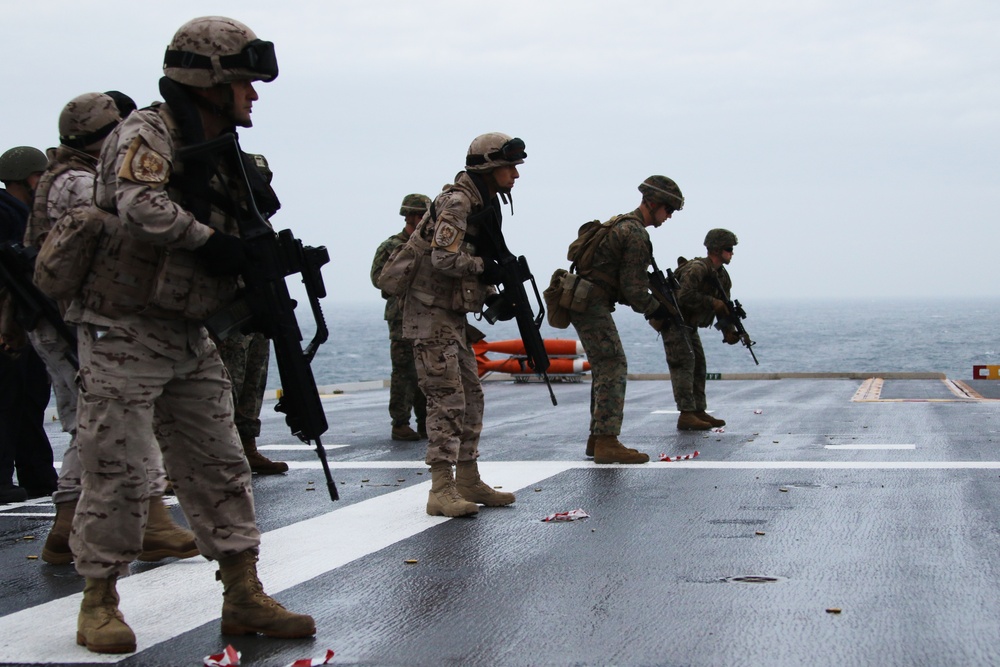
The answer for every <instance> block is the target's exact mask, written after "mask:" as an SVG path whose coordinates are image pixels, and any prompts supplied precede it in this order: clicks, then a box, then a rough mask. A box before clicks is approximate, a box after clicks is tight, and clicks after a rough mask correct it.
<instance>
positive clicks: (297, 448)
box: [257, 445, 350, 452]
mask: <svg viewBox="0 0 1000 667" xmlns="http://www.w3.org/2000/svg"><path fill="white" fill-rule="evenodd" d="M344 447H350V445H323V450H324V451H327V452H329V451H331V450H334V449H343V448H344ZM257 449H266V450H269V451H272V452H277V451H281V452H304V451H310V452H315V451H316V445H257Z"/></svg>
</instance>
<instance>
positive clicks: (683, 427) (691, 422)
mask: <svg viewBox="0 0 1000 667" xmlns="http://www.w3.org/2000/svg"><path fill="white" fill-rule="evenodd" d="M710 428H712V425H711V424H710V423H708V422H707V421H705V420H703V419H702V418H701V417H699V416H698V413H697V412H681V416H680V417H678V418H677V430H678V431H707V430H709V429H710Z"/></svg>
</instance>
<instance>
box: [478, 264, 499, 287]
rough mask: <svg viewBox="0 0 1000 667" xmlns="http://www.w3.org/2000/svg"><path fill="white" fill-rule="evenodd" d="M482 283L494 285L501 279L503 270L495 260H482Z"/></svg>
mask: <svg viewBox="0 0 1000 667" xmlns="http://www.w3.org/2000/svg"><path fill="white" fill-rule="evenodd" d="M482 276H483V282H484V283H486V284H487V285H496V284H497V283H499V282H500V279H501V278H503V270H502V269H501V268H500V263H499V262H497V261H496V260H495V259H485V258H484V259H483V273H482Z"/></svg>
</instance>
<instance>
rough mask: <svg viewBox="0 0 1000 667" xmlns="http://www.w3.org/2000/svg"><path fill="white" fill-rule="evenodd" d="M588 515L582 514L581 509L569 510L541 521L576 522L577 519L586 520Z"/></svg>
mask: <svg viewBox="0 0 1000 667" xmlns="http://www.w3.org/2000/svg"><path fill="white" fill-rule="evenodd" d="M589 516H590V515H589V514H587V513H586V512H584V511H583V510H582V509H575V510H570V511H568V512H556V513H555V514H550V515H548V516H547V517H545V518H544V519H542V521H545V522H549V521H576V520H577V519H586V518H587V517H589Z"/></svg>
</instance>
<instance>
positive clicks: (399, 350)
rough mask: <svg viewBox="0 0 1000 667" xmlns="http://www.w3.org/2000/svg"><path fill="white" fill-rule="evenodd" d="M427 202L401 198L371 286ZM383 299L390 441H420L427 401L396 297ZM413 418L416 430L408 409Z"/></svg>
mask: <svg viewBox="0 0 1000 667" xmlns="http://www.w3.org/2000/svg"><path fill="white" fill-rule="evenodd" d="M430 204H431V199H430V197H428V196H426V195H420V194H412V195H406V196H405V197H403V203H402V205H401V206H400V208H399V214H400V215H401V216H403V231H401V232H399V233H398V234H394V235H393V236H390V237H389V238H387V239H386V240H385V241H383V242H382V244H381V245H380V246H379V247H378V250H376V251H375V259H374V260H372V270H371V279H372V285H374V286H375V287H378V277H379V274H381V273H382V267H383V266H385V261H386V260H387V259H389V255H391V254H392V251H393V250H395V249H396V248H398V247H399V246H401V245H403V244H404V243H406V241H407V240H408V239H409V238H410V234H412V233H413V230H414V229H416V227H417V224H418V223H419V222H420V219H421V218H423V217H424V213H426V212H427V207H428V206H430ZM382 298H383V299H385V321H386V322H387V323H388V325H389V358H390V359H391V361H392V375H391V376H390V379H389V417H390V418H391V419H392V439H393V440H410V441H412V440H421V439H423V438H426V437H427V425H426V421H427V399H426V398H424V394H423V392H422V391H420V387H419V386H418V384H417V367H416V366H415V365H414V363H413V344H412V343H411V342H410V341H408V340H406V339H405V338H403V311H402V309H401V308H400V304H399V303H398V300H397V299H396V297H394V296H391V295H390V294H387V293H386V292H382ZM411 409H412V410H413V414H414V416H415V417H416V418H417V430H416V431H414V430H413V429H412V428H410V410H411Z"/></svg>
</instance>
